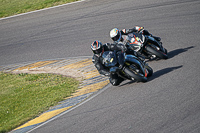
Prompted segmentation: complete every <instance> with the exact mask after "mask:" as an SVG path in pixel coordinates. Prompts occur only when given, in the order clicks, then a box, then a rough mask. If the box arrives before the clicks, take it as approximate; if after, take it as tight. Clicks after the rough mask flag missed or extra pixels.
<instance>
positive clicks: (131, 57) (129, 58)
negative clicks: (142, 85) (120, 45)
mask: <svg viewBox="0 0 200 133" xmlns="http://www.w3.org/2000/svg"><path fill="white" fill-rule="evenodd" d="M125 61H126V62H133V63H134V64H137V65H138V66H139V67H140V69H141V70H142V72H143V74H145V69H144V68H143V67H142V66H143V65H142V64H141V62H140V61H138V59H137V57H136V56H134V55H126V57H125Z"/></svg>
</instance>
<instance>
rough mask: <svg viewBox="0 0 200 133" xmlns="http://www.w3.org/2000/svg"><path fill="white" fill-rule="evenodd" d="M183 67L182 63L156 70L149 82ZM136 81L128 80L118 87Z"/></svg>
mask: <svg viewBox="0 0 200 133" xmlns="http://www.w3.org/2000/svg"><path fill="white" fill-rule="evenodd" d="M181 67H183V66H182V65H181V66H176V67H169V68H164V69H162V70H159V71H156V72H154V73H153V75H152V76H151V77H149V78H148V81H147V82H149V81H152V80H154V79H156V78H159V77H160V76H162V75H165V74H167V73H170V72H172V71H174V70H176V69H179V68H181ZM135 82H136V81H129V82H126V83H124V84H123V83H122V84H121V85H118V87H121V86H124V85H128V84H132V83H135Z"/></svg>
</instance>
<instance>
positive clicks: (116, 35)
mask: <svg viewBox="0 0 200 133" xmlns="http://www.w3.org/2000/svg"><path fill="white" fill-rule="evenodd" d="M121 37H122V35H121V32H120V31H119V29H118V28H114V29H112V30H111V31H110V38H111V39H112V40H113V41H114V42H119V41H120V40H121Z"/></svg>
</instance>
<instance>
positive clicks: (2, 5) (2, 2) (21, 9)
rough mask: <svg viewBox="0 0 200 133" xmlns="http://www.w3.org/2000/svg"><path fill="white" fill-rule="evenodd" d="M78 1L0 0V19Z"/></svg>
mask: <svg viewBox="0 0 200 133" xmlns="http://www.w3.org/2000/svg"><path fill="white" fill-rule="evenodd" d="M74 1H78V0H0V17H1V18H2V17H8V16H12V15H16V14H20V13H25V12H30V11H34V10H39V9H43V8H47V7H52V6H56V5H61V4H65V3H69V2H74Z"/></svg>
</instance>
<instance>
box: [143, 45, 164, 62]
mask: <svg viewBox="0 0 200 133" xmlns="http://www.w3.org/2000/svg"><path fill="white" fill-rule="evenodd" d="M146 51H148V52H150V53H151V54H152V55H156V57H158V58H160V59H168V56H167V54H165V53H164V52H162V51H160V50H157V49H156V48H153V47H151V46H149V45H147V46H146Z"/></svg>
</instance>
